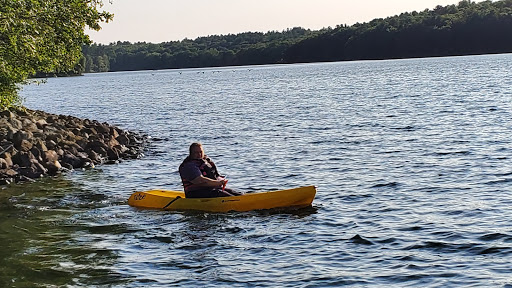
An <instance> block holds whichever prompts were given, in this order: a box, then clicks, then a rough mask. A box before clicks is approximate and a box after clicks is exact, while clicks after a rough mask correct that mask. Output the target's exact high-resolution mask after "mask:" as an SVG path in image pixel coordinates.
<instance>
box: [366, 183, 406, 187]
mask: <svg viewBox="0 0 512 288" xmlns="http://www.w3.org/2000/svg"><path fill="white" fill-rule="evenodd" d="M398 186H400V183H398V182H389V183H382V184H376V185H373V186H372V187H371V188H395V187H398Z"/></svg>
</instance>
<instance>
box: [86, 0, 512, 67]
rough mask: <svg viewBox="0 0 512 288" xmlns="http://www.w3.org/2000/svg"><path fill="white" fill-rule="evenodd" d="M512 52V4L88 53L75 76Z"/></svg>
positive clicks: (95, 48) (121, 45) (469, 4)
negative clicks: (131, 71)
mask: <svg viewBox="0 0 512 288" xmlns="http://www.w3.org/2000/svg"><path fill="white" fill-rule="evenodd" d="M507 52H512V0H501V1H494V2H493V1H483V2H478V3H475V2H473V1H461V2H459V3H458V5H448V6H437V7H436V8H434V9H433V10H430V9H426V10H424V11H421V12H412V13H402V14H400V15H397V16H393V17H388V18H385V19H375V20H372V21H371V22H368V23H363V24H360V23H357V24H354V25H352V26H347V25H339V26H337V27H335V28H331V27H329V28H324V29H322V30H319V31H311V30H309V29H303V28H293V29H288V30H285V31H282V32H277V31H273V32H267V33H257V32H246V33H240V34H236V35H232V34H230V35H215V36H208V37H199V38H197V39H195V40H190V39H184V40H182V41H171V42H164V43H160V44H153V43H145V42H142V43H141V42H139V43H130V42H117V43H111V44H109V45H101V44H93V45H90V46H84V47H83V53H84V57H83V58H82V60H81V61H80V64H79V65H78V66H77V71H76V72H86V73H88V72H106V71H130V70H151V69H170V68H196V67H218V66H238V65H255V64H277V63H304V62H327V61H346V60H370V59H396V58H415V57H433V56H455V55H472V54H490V53H507Z"/></svg>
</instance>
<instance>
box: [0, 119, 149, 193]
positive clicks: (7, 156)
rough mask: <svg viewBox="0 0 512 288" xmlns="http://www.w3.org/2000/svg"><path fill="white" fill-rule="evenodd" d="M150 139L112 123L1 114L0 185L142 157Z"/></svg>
mask: <svg viewBox="0 0 512 288" xmlns="http://www.w3.org/2000/svg"><path fill="white" fill-rule="evenodd" d="M146 140H147V136H145V135H140V134H137V133H133V132H128V131H123V130H121V129H119V128H117V127H115V126H112V125H109V124H107V123H100V122H98V121H95V120H89V119H80V118H77V117H73V116H65V115H55V114H50V113H46V112H43V111H37V110H29V109H20V110H16V111H13V110H11V111H9V110H5V111H2V112H0V185H5V184H10V183H12V182H19V181H30V180H33V179H36V178H40V177H43V176H45V175H50V176H53V175H56V174H58V173H60V172H62V171H67V170H73V169H77V168H87V167H94V166H95V165H97V164H103V163H107V164H108V163H116V162H118V161H120V160H122V159H136V158H139V157H141V156H142V152H143V149H144V145H145V143H146V142H147V141H146Z"/></svg>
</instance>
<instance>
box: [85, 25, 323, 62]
mask: <svg viewBox="0 0 512 288" xmlns="http://www.w3.org/2000/svg"><path fill="white" fill-rule="evenodd" d="M320 33H322V32H321V31H311V30H307V29H303V28H293V29H288V30H285V31H282V32H277V31H271V32H267V33H258V32H246V33H240V34H236V35H233V34H229V35H213V36H208V37H199V38H197V39H195V40H190V39H184V40H182V41H171V42H164V43H160V44H153V43H145V42H139V43H133V44H132V43H130V42H121V41H118V42H117V43H112V44H110V45H101V44H99V45H98V44H93V45H91V46H84V47H83V53H84V55H85V59H86V64H85V72H105V71H126V70H148V69H170V68H192V67H215V66H232V65H250V64H270V63H280V62H282V58H283V53H284V52H285V51H286V49H287V48H288V47H290V46H291V45H292V44H294V43H298V42H300V41H301V40H304V39H307V38H308V37H312V36H315V35H318V34H320ZM101 63H105V64H106V65H103V66H102V65H101Z"/></svg>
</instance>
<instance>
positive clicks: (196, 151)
mask: <svg viewBox="0 0 512 288" xmlns="http://www.w3.org/2000/svg"><path fill="white" fill-rule="evenodd" d="M189 157H190V158H191V159H203V157H204V150H203V145H201V143H197V142H196V143H192V144H191V145H190V148H189Z"/></svg>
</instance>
